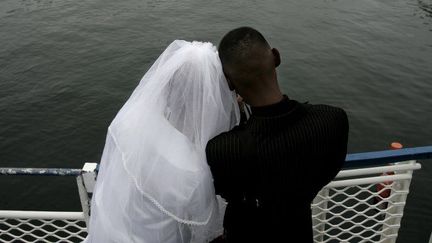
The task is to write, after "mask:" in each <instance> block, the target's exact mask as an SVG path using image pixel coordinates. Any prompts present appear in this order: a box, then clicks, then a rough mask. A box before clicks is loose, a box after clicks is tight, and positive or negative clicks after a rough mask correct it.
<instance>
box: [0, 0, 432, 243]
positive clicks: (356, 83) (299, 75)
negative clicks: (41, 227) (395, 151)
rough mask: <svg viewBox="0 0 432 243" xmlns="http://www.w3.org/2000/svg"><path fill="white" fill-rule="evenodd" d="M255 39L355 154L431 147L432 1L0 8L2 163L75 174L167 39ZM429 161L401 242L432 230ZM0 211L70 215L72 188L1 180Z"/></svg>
mask: <svg viewBox="0 0 432 243" xmlns="http://www.w3.org/2000/svg"><path fill="white" fill-rule="evenodd" d="M243 25H249V26H253V27H255V28H257V29H259V30H260V31H261V32H263V34H264V35H265V36H266V37H267V39H268V40H269V42H270V43H271V45H272V46H274V47H277V48H278V49H279V50H280V52H281V54H282V58H283V63H282V65H281V67H280V68H279V69H278V71H279V80H280V83H281V86H282V88H283V90H284V92H285V93H287V94H288V95H289V96H290V97H291V98H294V99H297V100H300V101H306V100H308V101H310V102H311V103H327V104H332V105H336V106H340V107H343V108H344V109H345V110H346V111H347V112H348V114H349V118H350V125H351V131H350V139H349V151H350V152H363V151H371V150H383V149H387V148H388V146H389V143H390V142H392V141H396V140H397V141H400V142H402V143H403V144H404V145H405V146H406V147H412V146H425V145H432V99H431V96H432V1H431V0H302V1H294V0H289V1H287V0H268V1H246V0H239V1H222V0H213V1H210V0H183V1H175V0H165V1H163V0H161V1H150V0H145V1H144V0H125V1H116V0H104V1H102V0H83V1H76V0H0V166H3V167H6V166H13V167H66V168H68V167H70V168H80V167H81V166H82V165H83V163H84V162H85V161H98V160H99V158H100V155H101V151H102V149H103V145H104V140H105V134H106V129H107V127H108V125H109V123H110V121H111V120H112V119H113V117H114V116H115V114H116V112H117V111H118V110H119V109H120V107H121V106H122V104H123V103H124V102H125V101H126V99H127V98H128V96H129V95H130V93H131V92H132V90H133V89H134V87H135V86H136V85H137V83H138V82H139V80H140V78H141V77H142V75H143V74H144V73H145V72H146V70H147V69H148V68H149V67H150V65H151V64H152V62H153V61H154V60H155V59H156V58H157V57H158V55H159V54H160V53H161V52H162V51H163V50H164V48H165V47H166V46H167V45H168V44H169V43H170V42H171V41H173V40H174V39H186V40H205V41H211V42H213V43H218V41H219V39H220V38H221V37H222V36H223V34H224V33H226V32H227V31H228V30H230V29H232V28H235V27H239V26H243ZM431 187H432V161H424V162H423V169H422V170H421V171H417V172H415V177H414V180H413V183H412V185H411V194H410V195H409V199H408V206H407V208H406V209H405V213H406V214H405V216H404V218H403V221H402V228H401V230H400V237H399V240H398V242H405V243H409V242H426V241H427V240H428V238H429V235H430V232H431V229H432V189H431ZM0 209H38V210H79V209H80V204H79V199H78V194H77V191H76V186H75V181H74V179H72V178H36V179H35V178H24V177H7V178H5V177H2V178H0Z"/></svg>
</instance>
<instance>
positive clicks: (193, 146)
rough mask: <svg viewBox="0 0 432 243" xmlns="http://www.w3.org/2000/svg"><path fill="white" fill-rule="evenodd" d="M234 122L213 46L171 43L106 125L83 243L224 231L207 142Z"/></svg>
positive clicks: (156, 242) (153, 241)
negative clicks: (107, 125)
mask: <svg viewBox="0 0 432 243" xmlns="http://www.w3.org/2000/svg"><path fill="white" fill-rule="evenodd" d="M238 121H239V111H238V107H237V103H236V99H235V94H234V93H233V92H232V91H230V90H229V88H228V85H227V82H226V80H225V77H224V75H223V72H222V66H221V63H220V60H219V57H218V55H217V51H216V48H215V47H214V46H213V45H212V44H211V43H201V42H192V43H191V42H186V41H180V40H176V41H174V42H173V43H171V44H170V45H169V46H168V48H167V49H166V50H165V51H164V52H163V53H162V55H161V56H160V57H159V58H158V59H157V61H156V62H155V63H154V64H153V66H152V67H151V68H150V69H149V70H148V72H147V73H146V74H145V75H144V77H143V78H142V80H141V82H140V83H139V85H138V86H137V87H136V89H135V90H134V92H133V94H132V95H131V97H130V98H129V100H128V101H127V102H126V104H125V105H124V106H123V107H122V109H121V110H120V111H119V113H118V114H117V116H116V117H115V119H114V120H113V121H112V123H111V125H110V126H109V128H108V133H107V138H106V143H105V148H104V151H103V155H102V159H101V163H100V170H99V174H98V178H97V182H96V186H95V192H94V194H93V198H92V202H91V217H90V223H89V227H88V228H89V235H88V236H87V238H86V240H85V242H86V243H90V242H91V243H109V242H119V243H129V242H146V243H147V242H148V243H178V242H208V241H210V240H212V239H214V238H215V237H217V236H219V235H220V234H222V231H223V228H222V222H223V215H224V210H225V205H224V202H223V201H222V199H221V198H220V197H216V195H215V191H214V186H213V179H212V175H211V173H210V169H209V167H208V165H207V162H206V155H205V146H206V144H207V142H208V140H210V139H211V138H212V137H214V136H216V135H218V134H219V133H221V132H224V131H228V130H229V129H231V128H232V127H233V126H234V125H236V124H237V123H238Z"/></svg>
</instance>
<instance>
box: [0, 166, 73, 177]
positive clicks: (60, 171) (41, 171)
mask: <svg viewBox="0 0 432 243" xmlns="http://www.w3.org/2000/svg"><path fill="white" fill-rule="evenodd" d="M81 173H82V170H81V169H68V168H13V167H6V168H5V167H3V168H0V175H32V176H79V175H81Z"/></svg>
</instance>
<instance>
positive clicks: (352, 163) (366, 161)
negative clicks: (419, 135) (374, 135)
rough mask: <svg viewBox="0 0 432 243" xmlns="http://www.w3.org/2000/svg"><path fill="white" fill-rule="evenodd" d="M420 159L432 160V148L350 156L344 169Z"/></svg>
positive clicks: (425, 147)
mask: <svg viewBox="0 0 432 243" xmlns="http://www.w3.org/2000/svg"><path fill="white" fill-rule="evenodd" d="M420 159H432V146H424V147H414V148H405V149H398V150H384V151H375V152H366V153H355V154H348V155H347V157H346V160H345V164H344V166H343V167H344V168H353V167H366V166H371V165H385V164H388V163H394V162H399V161H407V160H420Z"/></svg>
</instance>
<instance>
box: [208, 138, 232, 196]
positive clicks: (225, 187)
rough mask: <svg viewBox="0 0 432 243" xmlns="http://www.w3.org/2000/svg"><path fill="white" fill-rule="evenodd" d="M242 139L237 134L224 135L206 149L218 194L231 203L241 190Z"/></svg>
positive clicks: (210, 143) (211, 141)
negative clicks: (239, 179)
mask: <svg viewBox="0 0 432 243" xmlns="http://www.w3.org/2000/svg"><path fill="white" fill-rule="evenodd" d="M239 145H240V139H239V137H238V136H235V134H231V133H222V134H220V135H219V136H217V137H215V138H213V139H212V140H210V141H209V142H208V144H207V147H206V155H207V163H208V165H209V166H210V170H211V172H212V175H213V183H214V186H215V191H216V194H219V195H221V196H222V197H223V198H225V199H226V200H227V201H230V200H231V199H232V198H233V197H234V196H235V195H237V194H238V193H236V192H237V191H238V190H239V186H240V185H239V184H238V179H237V178H238V172H239V163H240V159H239V155H240V146H239Z"/></svg>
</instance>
